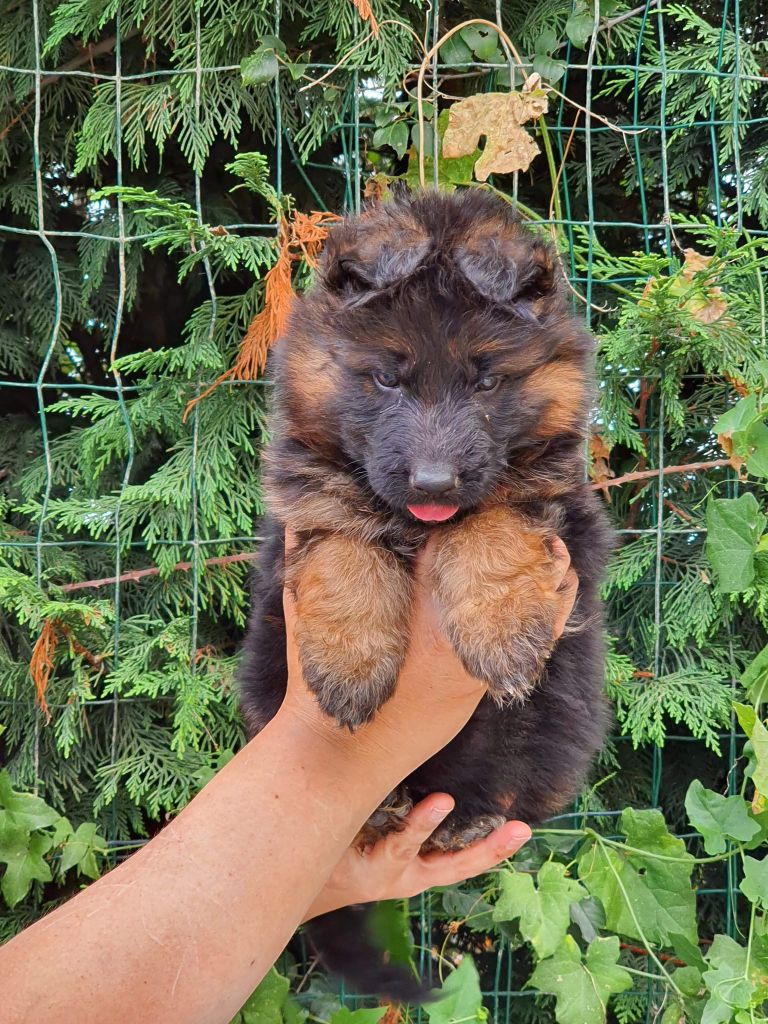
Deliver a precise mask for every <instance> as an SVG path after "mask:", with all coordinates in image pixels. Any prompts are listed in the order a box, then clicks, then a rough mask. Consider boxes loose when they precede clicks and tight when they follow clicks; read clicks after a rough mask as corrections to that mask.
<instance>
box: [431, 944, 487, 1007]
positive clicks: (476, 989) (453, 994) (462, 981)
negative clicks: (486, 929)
mask: <svg viewBox="0 0 768 1024" xmlns="http://www.w3.org/2000/svg"><path fill="white" fill-rule="evenodd" d="M424 1010H425V1012H426V1014H427V1016H428V1017H429V1022H430V1024H453V1022H457V1021H462V1022H468V1021H472V1020H476V1021H483V1020H485V1019H486V1017H487V1012H486V1010H485V1009H484V1007H483V994H482V992H481V991H480V976H479V974H478V973H477V968H476V967H475V965H474V963H473V962H472V958H471V957H468V956H465V957H464V958H463V959H462V961H461V963H460V964H459V966H458V967H457V968H456V970H455V971H452V972H451V973H450V974H449V975H448V977H447V978H446V979H445V981H444V982H443V986H442V988H441V989H440V992H439V994H438V998H437V999H436V1000H435V1002H434V1003H428V1004H427V1005H426V1006H425V1007H424Z"/></svg>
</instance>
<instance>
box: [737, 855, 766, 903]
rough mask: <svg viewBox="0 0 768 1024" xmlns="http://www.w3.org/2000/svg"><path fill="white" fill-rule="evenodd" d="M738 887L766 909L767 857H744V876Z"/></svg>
mask: <svg viewBox="0 0 768 1024" xmlns="http://www.w3.org/2000/svg"><path fill="white" fill-rule="evenodd" d="M739 888H740V889H741V891H742V892H743V893H744V895H745V896H746V897H747V899H748V900H749V901H750V903H759V904H760V905H761V906H762V907H763V909H768V858H766V859H764V860H757V859H756V858H755V857H745V858H744V878H743V879H742V881H741V884H740V885H739Z"/></svg>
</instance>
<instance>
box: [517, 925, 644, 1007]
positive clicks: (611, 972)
mask: <svg viewBox="0 0 768 1024" xmlns="http://www.w3.org/2000/svg"><path fill="white" fill-rule="evenodd" d="M618 959H619V940H618V937H617V936H616V935H612V936H611V937H610V938H608V939H595V940H594V942H590V944H589V946H588V947H587V952H586V956H585V957H582V955H581V950H580V949H579V947H578V945H577V944H576V940H575V939H574V938H573V937H572V936H571V935H566V936H565V938H564V939H563V941H562V942H561V943H560V945H559V947H558V948H557V950H556V952H555V954H554V956H552V957H550V958H549V959H547V960H542V961H541V962H540V963H539V964H538V966H537V967H536V970H535V971H534V972H533V974H532V975H531V977H530V980H529V981H528V984H529V985H532V986H535V987H536V988H537V989H539V991H540V992H546V993H548V994H549V995H553V996H554V997H555V999H556V1000H557V1002H556V1005H555V1017H556V1018H557V1021H558V1024H603V1022H604V1021H605V1013H606V1007H607V1004H608V997H609V996H611V995H614V994H616V993H618V992H625V991H626V990H627V989H628V988H631V987H632V977H631V975H630V974H629V972H628V971H625V970H624V968H623V967H619V966H618V964H617V961H618Z"/></svg>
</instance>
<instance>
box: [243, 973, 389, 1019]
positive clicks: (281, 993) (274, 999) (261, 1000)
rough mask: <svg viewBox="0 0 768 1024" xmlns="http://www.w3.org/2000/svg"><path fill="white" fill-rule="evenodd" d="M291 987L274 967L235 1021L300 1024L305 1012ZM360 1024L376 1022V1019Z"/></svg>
mask: <svg viewBox="0 0 768 1024" xmlns="http://www.w3.org/2000/svg"><path fill="white" fill-rule="evenodd" d="M289 987H290V985H289V982H288V979H287V978H284V977H283V976H282V974H279V973H278V972H277V971H276V970H275V968H274V967H272V968H271V969H270V971H269V973H268V974H266V975H265V977H264V979H263V980H262V982H261V984H260V985H259V987H258V988H257V989H256V991H255V992H254V993H253V995H252V996H251V997H250V999H249V1000H248V1002H247V1003H246V1004H245V1006H243V1008H242V1009H241V1010H240V1013H239V1014H238V1016H237V1017H236V1018H235V1021H236V1022H238V1024H298V1021H300V1020H302V1019H303V1017H304V1014H303V1011H299V1010H298V1007H297V1006H296V1004H295V1003H294V1001H293V999H292V998H291V997H290V995H289V994H288V989H289ZM376 1020H378V1018H376ZM360 1024H375V1021H370V1022H366V1021H362V1022H360Z"/></svg>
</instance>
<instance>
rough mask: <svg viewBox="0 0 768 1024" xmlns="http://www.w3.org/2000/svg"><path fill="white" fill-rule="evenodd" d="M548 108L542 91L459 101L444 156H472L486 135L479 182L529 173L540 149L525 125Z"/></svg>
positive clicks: (445, 138) (451, 117) (477, 166)
mask: <svg viewBox="0 0 768 1024" xmlns="http://www.w3.org/2000/svg"><path fill="white" fill-rule="evenodd" d="M547 109H548V104H547V97H546V94H545V93H544V92H542V91H541V90H536V91H533V92H526V93H521V92H486V93H478V94H476V95H475V96H468V97H467V98H466V99H463V100H459V101H458V102H457V103H454V104H453V106H452V107H451V110H450V113H449V115H448V128H447V129H446V132H445V135H444V136H443V156H444V157H446V159H453V158H455V157H460V156H468V155H469V154H470V153H474V151H475V150H476V149H477V146H478V143H479V142H480V139H481V138H482V136H485V148H484V150H483V153H482V156H481V157H479V159H478V160H477V162H476V163H475V177H476V178H477V179H478V181H487V179H488V175H489V174H511V173H512V172H513V171H527V170H528V168H529V167H530V165H531V161H532V160H533V158H534V157H535V156H536V155H537V154H538V153H539V152H540V150H539V147H538V146H537V145H536V143H535V142H534V141H533V139H532V138H531V136H530V135H529V134H528V132H527V131H526V130H525V129H524V128H522V127H521V125H523V124H525V123H526V122H528V121H533V120H535V119H536V118H538V117H541V116H542V114H546V112H547Z"/></svg>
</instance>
